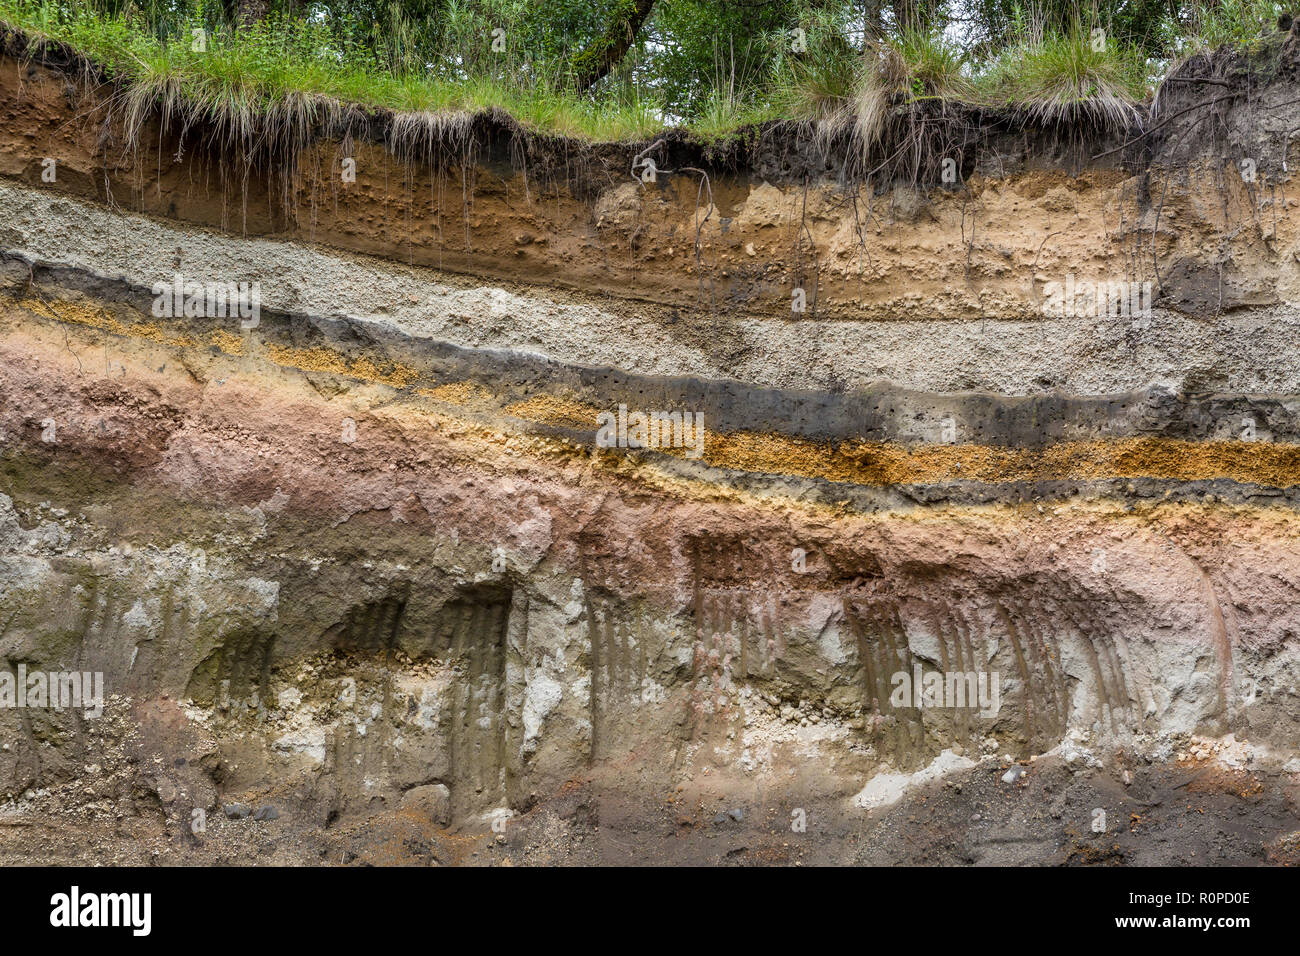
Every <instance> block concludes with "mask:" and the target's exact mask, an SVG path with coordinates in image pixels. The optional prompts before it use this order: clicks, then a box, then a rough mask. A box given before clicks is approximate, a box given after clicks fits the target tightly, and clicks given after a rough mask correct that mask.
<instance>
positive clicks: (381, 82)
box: [0, 0, 1278, 148]
mask: <svg viewBox="0 0 1300 956" xmlns="http://www.w3.org/2000/svg"><path fill="white" fill-rule="evenodd" d="M126 9H127V10H130V9H132V8H131V7H130V6H129V5H128V6H127V7H126ZM1277 9H1278V4H1277V3H1275V2H1271V0H1215V2H1213V3H1209V2H1206V3H1201V4H1194V5H1193V6H1192V7H1191V8H1189V10H1188V11H1187V12H1186V13H1184V14H1183V15H1182V20H1181V22H1180V27H1181V29H1182V30H1183V33H1184V36H1185V40H1184V44H1183V45H1184V47H1185V48H1187V49H1202V48H1204V47H1205V46H1208V45H1217V44H1220V43H1232V44H1238V45H1249V44H1251V43H1253V42H1255V41H1256V40H1257V39H1258V38H1259V37H1260V36H1261V35H1262V33H1263V32H1264V31H1266V30H1268V29H1270V27H1271V23H1272V21H1273V19H1274V18H1275V17H1276V13H1277ZM168 16H169V17H170V19H162V20H160V19H154V20H150V21H146V20H145V19H144V18H143V16H142V15H141V14H139V13H129V12H128V13H114V14H110V13H107V12H104V11H103V10H102V9H99V8H98V6H97V0H82V2H80V3H76V4H68V3H65V2H61V0H0V22H3V23H6V24H8V25H10V26H12V27H14V28H17V29H19V30H21V31H23V32H24V33H26V34H27V35H28V36H29V37H31V38H34V39H43V40H49V41H57V42H62V43H65V44H67V45H68V46H70V47H71V48H73V49H74V50H76V51H78V52H79V53H81V54H82V55H83V56H85V57H86V58H87V59H88V60H90V61H92V62H94V63H96V64H98V65H99V66H100V67H101V68H102V69H104V70H105V71H106V73H107V74H108V75H109V76H110V77H111V78H112V79H114V80H116V81H118V82H119V84H120V88H121V90H122V94H121V105H122V110H123V115H124V117H125V118H126V121H127V129H128V136H131V135H134V132H136V131H138V130H139V129H140V128H141V127H142V125H143V122H144V121H145V120H146V119H147V118H149V117H150V116H153V115H160V116H161V117H162V118H163V120H164V122H166V123H168V124H179V125H181V126H184V125H192V124H195V123H204V124H212V125H213V126H215V128H216V129H217V130H218V131H219V133H220V134H221V135H222V136H224V137H226V138H228V139H229V141H230V142H231V143H234V144H240V143H242V144H248V143H250V142H252V141H254V140H255V139H256V138H258V137H262V138H264V139H269V140H270V141H273V142H288V143H292V142H295V141H297V142H301V141H305V140H306V138H307V137H308V135H309V133H310V131H311V129H312V128H314V127H315V126H317V124H322V123H323V124H325V125H326V126H327V127H328V125H329V124H330V123H331V122H337V121H339V120H340V119H341V118H343V117H345V116H346V115H347V114H348V112H349V111H350V110H355V109H361V110H372V111H378V110H383V111H391V112H392V113H393V114H395V115H394V118H393V123H392V130H393V132H392V134H391V135H392V136H393V138H394V140H395V142H407V143H408V144H411V145H418V144H421V143H425V144H428V145H430V147H432V145H433V144H434V143H436V142H439V141H442V142H446V141H448V140H450V141H452V142H454V141H455V138H456V136H457V135H460V134H463V133H465V132H467V131H468V129H469V122H470V120H471V118H472V117H473V116H474V115H475V114H476V113H479V112H482V111H485V110H492V109H498V110H503V111H505V112H506V113H507V114H509V115H510V116H511V117H513V118H514V120H515V121H517V122H518V123H520V124H521V125H522V126H524V127H525V128H527V129H529V130H532V131H535V132H537V133H539V134H543V135H556V136H564V137H569V138H573V139H577V140H584V141H589V142H608V141H620V142H627V141H644V140H646V139H648V138H651V137H653V136H655V135H656V134H658V133H660V132H662V131H663V130H664V129H666V128H667V127H669V126H671V125H682V126H684V127H685V128H686V129H688V130H690V131H692V132H694V133H695V134H696V135H698V136H699V137H700V138H701V139H704V140H706V141H715V140H719V139H723V138H726V137H727V136H729V135H731V134H733V133H735V132H737V131H739V130H742V129H744V128H746V127H751V126H753V125H754V124H758V123H762V122H765V121H769V120H775V119H786V120H794V121H800V122H806V123H812V124H815V125H817V126H818V128H819V131H820V132H819V135H823V136H827V137H829V136H830V135H831V134H833V133H835V132H837V131H844V130H852V131H854V134H855V135H856V136H857V138H858V140H859V141H860V143H861V144H862V145H863V146H864V148H869V147H870V146H872V145H874V144H875V143H876V142H877V140H878V139H879V137H880V136H881V135H882V131H883V130H884V129H885V128H886V127H887V125H888V122H889V117H890V116H891V114H893V113H895V112H897V111H899V110H907V109H908V108H909V107H913V106H916V105H917V104H921V103H923V102H925V101H931V100H934V101H942V102H961V103H968V104H972V105H976V106H980V107H985V108H1006V109H1011V110H1014V111H1018V112H1019V113H1021V115H1023V116H1024V117H1025V118H1026V120H1027V121H1030V122H1040V123H1054V122H1074V121H1078V120H1080V119H1091V120H1093V121H1095V122H1096V123H1098V124H1101V125H1103V126H1106V127H1109V128H1115V129H1122V128H1125V127H1126V126H1127V125H1128V124H1129V123H1130V122H1132V120H1133V119H1134V117H1135V115H1136V112H1135V109H1134V107H1135V104H1137V103H1139V102H1141V101H1142V100H1144V99H1145V98H1146V97H1147V96H1148V93H1149V84H1150V83H1151V80H1152V77H1151V76H1150V75H1149V73H1150V67H1149V64H1147V63H1146V61H1145V60H1144V59H1143V57H1142V56H1141V55H1139V54H1138V53H1137V52H1136V50H1135V49H1133V48H1129V47H1125V46H1122V45H1118V44H1116V43H1114V42H1113V41H1111V40H1109V39H1107V40H1105V42H1103V43H1101V44H1097V43H1095V42H1094V37H1093V34H1092V32H1091V31H1090V30H1088V29H1086V28H1085V27H1083V26H1079V25H1076V27H1075V29H1073V30H1072V31H1069V32H1067V33H1064V34H1052V35H1042V31H1041V30H1040V31H1037V35H1035V31H1034V30H1033V29H1031V28H1020V30H1019V33H1020V37H1021V38H1020V40H1018V41H1017V42H1015V43H1014V44H1013V45H1012V46H1011V47H1010V48H1008V49H1005V50H1004V51H1003V52H1002V53H1001V54H1000V55H999V56H997V57H996V58H994V59H993V60H992V61H991V62H982V63H979V62H971V61H970V60H969V59H968V57H967V54H966V51H965V50H964V49H962V48H961V47H960V46H959V45H958V44H956V43H955V42H953V41H952V40H951V39H946V38H945V37H944V35H943V33H942V31H940V30H937V29H936V30H930V31H906V32H902V33H899V34H894V35H892V36H888V37H886V38H884V39H882V40H879V41H874V42H872V43H869V44H867V48H866V52H865V53H864V52H863V51H862V50H861V49H855V48H854V47H853V46H852V45H851V44H850V43H849V42H848V41H847V40H846V39H845V36H846V28H847V26H848V24H846V23H845V22H839V21H837V20H836V19H835V18H834V15H832V14H818V15H816V16H815V17H814V18H813V19H812V20H811V21H809V22H807V24H806V25H807V40H808V42H807V49H806V50H805V51H801V52H798V53H797V54H796V53H794V52H791V51H789V50H788V49H781V48H780V47H779V46H776V47H773V48H774V49H778V50H779V51H780V52H779V53H778V54H777V55H776V56H775V57H774V58H773V61H772V63H771V65H770V69H769V70H768V72H767V74H765V75H764V76H763V77H761V78H759V79H757V80H756V79H755V78H754V77H753V76H752V75H747V76H746V79H745V81H744V85H743V86H738V85H737V80H736V79H735V76H734V74H733V76H731V77H730V78H725V77H719V79H718V81H717V82H716V83H715V84H714V87H713V88H712V89H709V90H707V91H702V93H701V95H700V96H698V97H696V98H695V100H696V105H694V106H693V107H692V113H691V115H689V116H685V117H673V116H670V115H668V114H667V113H666V112H665V110H664V109H663V108H662V106H661V104H660V103H659V102H658V100H657V99H656V96H655V93H654V89H655V83H654V78H653V77H652V76H647V75H645V71H644V70H641V71H638V70H637V69H634V68H629V69H620V71H618V73H617V74H616V75H614V76H611V77H610V79H609V80H608V81H607V82H606V83H604V84H602V85H601V87H600V92H599V93H597V94H596V95H580V94H578V93H577V92H575V91H574V90H573V89H572V87H571V85H569V84H568V83H567V81H566V75H565V72H564V66H563V65H562V64H561V65H548V64H547V63H545V62H537V63H534V62H530V61H529V60H528V59H527V58H526V57H525V56H524V55H523V54H522V53H520V52H519V51H511V50H507V51H506V52H502V53H493V52H491V51H490V50H489V49H488V48H487V46H486V43H487V41H486V40H485V39H484V35H485V31H484V30H483V28H482V25H481V24H477V25H476V24H474V23H471V22H469V21H468V20H465V21H462V20H460V19H457V17H458V16H459V15H458V14H453V15H451V16H449V18H448V23H447V24H444V25H443V27H442V30H443V32H442V34H441V40H440V43H441V46H440V47H439V48H438V50H439V51H440V52H436V53H430V52H427V51H426V52H424V53H422V54H420V55H416V52H415V51H416V50H417V49H425V48H424V47H418V46H417V45H416V44H415V43H414V41H413V40H412V39H411V37H412V36H413V33H412V32H411V31H412V27H411V25H410V24H408V23H405V22H402V21H400V20H395V21H394V22H393V23H391V24H387V25H386V26H385V28H384V29H383V30H382V31H380V32H378V33H376V34H373V35H372V36H382V37H383V38H384V39H383V40H382V41H381V42H379V43H374V42H366V41H364V40H360V39H356V38H355V37H353V36H351V34H348V33H346V32H340V31H339V30H337V29H331V28H330V25H329V24H326V23H325V22H323V21H320V20H315V21H308V22H304V21H297V22H293V21H285V20H281V19H278V18H272V19H271V20H268V21H267V22H265V23H263V24H259V25H257V26H256V27H253V28H247V29H241V30H240V31H239V33H238V34H237V35H236V34H234V33H232V32H231V30H230V28H228V27H225V28H217V29H213V28H214V27H216V26H217V24H218V22H219V18H218V17H217V16H216V15H215V13H214V12H211V11H209V12H207V13H205V12H204V11H203V9H202V8H201V7H200V8H199V12H198V13H195V14H190V15H188V16H186V17H179V16H176V15H168ZM199 29H203V30H205V31H206V33H205V34H204V36H205V40H206V43H205V46H204V47H203V48H202V49H198V48H196V46H195V44H194V42H193V36H194V35H193V31H194V30H199ZM559 62H560V61H557V63H559Z"/></svg>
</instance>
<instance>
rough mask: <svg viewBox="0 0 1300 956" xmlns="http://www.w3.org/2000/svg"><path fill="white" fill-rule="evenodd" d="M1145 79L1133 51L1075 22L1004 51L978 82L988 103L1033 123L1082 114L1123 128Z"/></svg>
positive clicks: (1140, 96) (1143, 67)
mask: <svg viewBox="0 0 1300 956" xmlns="http://www.w3.org/2000/svg"><path fill="white" fill-rule="evenodd" d="M1147 79H1148V78H1147V67H1146V62H1145V61H1144V60H1143V58H1142V57H1141V55H1140V54H1138V53H1137V51H1135V50H1133V49H1128V48H1124V47H1121V46H1118V45H1116V44H1115V43H1114V42H1113V41H1110V40H1109V39H1108V38H1107V37H1106V36H1105V34H1104V33H1102V32H1096V33H1094V32H1093V31H1092V30H1088V29H1085V28H1084V27H1083V26H1081V25H1077V24H1076V26H1075V27H1074V29H1072V30H1071V31H1070V32H1069V33H1065V34H1056V35H1049V36H1046V37H1043V38H1042V39H1041V40H1039V41H1037V42H1024V43H1022V44H1019V45H1017V46H1016V47H1013V48H1012V49H1009V50H1007V51H1006V52H1005V53H1004V54H1003V55H1002V56H1001V57H999V59H998V60H997V61H996V62H994V64H993V65H992V67H991V68H990V69H989V70H988V72H987V74H986V75H985V78H984V81H983V84H982V85H983V86H984V89H985V91H986V93H987V96H988V98H989V102H990V103H992V104H993V105H1005V106H1008V107H1011V108H1013V109H1017V110H1021V111H1023V112H1025V113H1026V114H1027V115H1028V117H1029V118H1030V119H1031V120H1032V121H1034V122H1039V123H1054V122H1062V121H1065V120H1068V119H1071V118H1076V119H1077V118H1080V117H1087V118H1090V119H1092V120H1093V121H1095V122H1096V123H1097V124H1098V125H1100V126H1103V127H1106V128H1109V129H1112V130H1115V131H1123V130H1124V129H1127V128H1128V126H1129V125H1130V124H1131V123H1132V122H1133V120H1134V119H1135V113H1134V106H1135V104H1137V103H1139V102H1141V101H1142V100H1143V99H1145V98H1146V95H1147Z"/></svg>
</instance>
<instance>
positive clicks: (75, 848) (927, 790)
mask: <svg viewBox="0 0 1300 956" xmlns="http://www.w3.org/2000/svg"><path fill="white" fill-rule="evenodd" d="M534 796H535V798H536V799H535V800H534V802H533V803H532V804H531V806H529V807H528V808H527V809H525V810H522V811H519V812H515V813H513V814H511V815H510V816H508V817H507V816H502V817H498V818H495V822H494V818H492V817H491V816H488V815H485V816H484V818H483V819H481V820H479V821H477V822H470V823H464V824H461V825H459V826H456V827H451V828H445V827H441V826H439V825H438V824H437V823H436V822H434V821H433V820H432V819H430V818H429V816H428V815H427V814H425V813H423V812H421V810H420V809H418V808H416V807H408V808H404V809H400V810H390V811H384V812H381V813H378V814H375V815H372V816H368V817H364V818H356V819H352V820H350V821H347V822H339V823H335V824H331V825H330V826H327V827H325V828H319V827H317V826H314V825H312V824H309V823H304V822H303V821H300V820H296V819H295V818H294V816H293V814H292V813H287V812H282V811H281V810H280V809H278V808H276V807H275V802H274V801H270V802H267V803H261V804H258V805H256V806H252V805H242V804H236V803H231V804H227V805H226V807H225V809H224V810H223V811H222V812H219V813H214V814H211V815H209V816H208V817H207V819H206V820H205V821H204V824H203V827H202V829H201V830H198V831H195V828H194V827H191V828H189V829H190V832H185V831H184V830H183V829H182V831H181V832H175V828H169V827H168V825H167V824H166V823H164V822H163V819H162V816H161V815H157V816H151V815H140V816H125V817H124V816H122V815H121V814H115V813H109V814H102V813H99V814H96V813H88V812H85V811H83V810H77V809H69V810H66V811H64V812H59V811H57V810H53V811H52V810H51V809H50V808H48V807H45V808H43V809H42V810H41V811H40V812H36V811H35V810H29V811H20V810H15V809H13V808H10V809H9V810H7V811H5V812H3V813H0V865H12V864H16V863H20V862H21V863H28V862H31V861H33V860H35V861H38V862H39V863H41V864H73V863H75V864H79V865H141V864H154V865H167V866H221V865H239V864H244V865H247V864H272V865H299V866H302V865H306V866H312V865H321V866H339V865H351V866H375V865H379V866H446V865H468V866H512V865H532V866H557V865H558V866H568V865H593V864H599V865H627V864H642V865H660V866H682V865H687V866H760V865H773V864H775V865H795V866H798V865H813V866H816V865H859V866H863V865H866V866H900V865H946V866H954V865H976V866H1119V865H1136V866H1253V865H1266V864H1294V863H1296V862H1297V861H1300V777H1298V776H1297V775H1296V774H1294V773H1289V772H1285V771H1279V770H1277V769H1247V768H1242V767H1232V766H1227V765H1225V764H1223V763H1220V762H1217V761H1181V762H1178V761H1166V762H1154V763H1150V764H1143V763H1139V765H1137V766H1134V767H1133V768H1132V769H1126V770H1121V769H1118V768H1116V767H1107V768H1101V767H1087V766H1084V765H1081V764H1075V763H1071V762H1067V760H1065V759H1062V758H1061V757H1059V756H1051V757H1046V758H1042V759H1039V760H1036V761H1033V762H1032V763H1030V764H1023V765H1022V764H1010V765H1008V764H1007V763H1005V762H1002V761H998V760H986V761H984V762H982V763H980V764H979V765H977V766H975V767H972V768H970V769H967V770H964V771H961V772H956V773H951V774H948V775H946V776H944V777H943V778H942V779H941V780H936V781H933V782H931V783H929V784H927V785H925V786H922V787H917V788H915V789H913V790H910V791H909V792H908V793H906V794H904V795H903V796H902V797H901V798H900V799H898V800H897V801H896V802H894V803H892V804H890V805H888V806H885V807H881V808H877V809H871V810H868V809H864V808H861V807H856V806H852V807H848V808H846V805H845V804H846V801H844V800H839V799H825V798H821V799H817V800H812V801H807V805H806V806H798V807H796V806H792V805H789V803H790V801H789V799H788V798H784V799H783V798H773V797H771V796H770V794H769V795H765V794H764V793H762V792H761V791H760V792H755V791H754V790H753V789H752V787H750V786H748V785H746V784H744V782H743V781H737V780H734V779H727V778H725V777H723V776H721V775H718V776H715V778H714V779H713V780H710V779H709V778H708V777H700V778H696V779H695V780H693V781H690V782H688V783H685V784H682V785H679V786H678V787H676V788H673V789H672V790H671V791H669V792H666V793H664V794H662V795H660V796H659V797H657V798H651V797H647V796H646V795H644V794H638V795H633V794H630V793H628V792H627V791H626V790H625V789H623V788H621V787H620V786H619V783H618V780H617V776H616V775H614V774H611V773H609V772H607V771H595V772H593V774H592V775H590V776H587V777H584V778H575V779H573V780H571V781H569V782H568V783H566V784H565V785H564V786H562V787H560V788H559V790H558V791H556V792H555V793H553V794H548V795H546V796H544V797H537V795H534Z"/></svg>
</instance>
